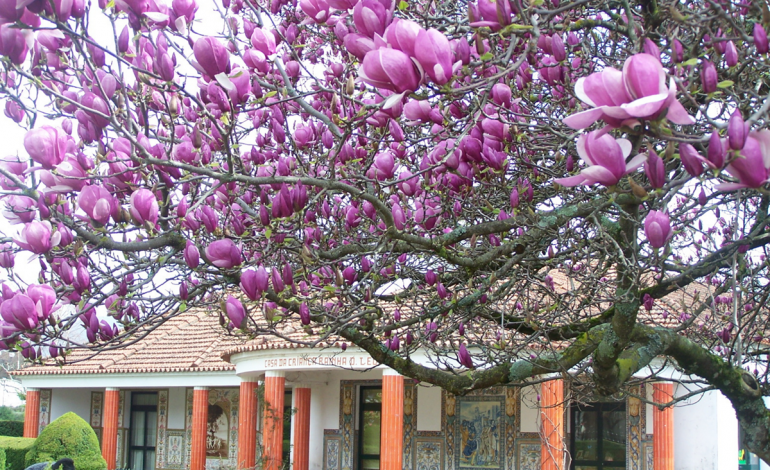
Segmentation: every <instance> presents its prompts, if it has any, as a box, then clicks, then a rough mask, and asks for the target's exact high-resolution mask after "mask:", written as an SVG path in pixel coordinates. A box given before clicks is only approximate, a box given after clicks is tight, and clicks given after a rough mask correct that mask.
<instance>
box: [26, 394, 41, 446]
mask: <svg viewBox="0 0 770 470" xmlns="http://www.w3.org/2000/svg"><path fill="white" fill-rule="evenodd" d="M39 427H40V390H38V389H36V388H28V389H27V405H26V406H25V407H24V437H37V434H38V431H39Z"/></svg>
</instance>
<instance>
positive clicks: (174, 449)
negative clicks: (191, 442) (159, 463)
mask: <svg viewBox="0 0 770 470" xmlns="http://www.w3.org/2000/svg"><path fill="white" fill-rule="evenodd" d="M166 437H167V440H166V468H171V469H183V468H185V460H184V456H185V452H184V450H185V432H184V430H183V429H173V430H172V429H169V430H167V431H166Z"/></svg>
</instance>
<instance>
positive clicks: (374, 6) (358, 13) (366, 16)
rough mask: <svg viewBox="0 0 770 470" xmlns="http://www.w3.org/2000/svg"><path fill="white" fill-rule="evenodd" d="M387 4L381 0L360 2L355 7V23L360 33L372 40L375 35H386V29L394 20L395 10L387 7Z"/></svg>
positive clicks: (361, 0) (362, 0) (363, 0)
mask: <svg viewBox="0 0 770 470" xmlns="http://www.w3.org/2000/svg"><path fill="white" fill-rule="evenodd" d="M386 3H387V2H380V1H379V0H360V1H359V2H358V3H357V4H356V6H355V7H353V23H354V24H355V25H356V29H358V32H359V33H361V34H363V35H364V36H368V37H370V38H373V37H374V35H375V34H377V35H380V36H382V35H383V34H385V28H387V27H388V25H389V24H390V22H391V21H392V19H393V10H392V9H390V8H388V7H386V5H385V4H386Z"/></svg>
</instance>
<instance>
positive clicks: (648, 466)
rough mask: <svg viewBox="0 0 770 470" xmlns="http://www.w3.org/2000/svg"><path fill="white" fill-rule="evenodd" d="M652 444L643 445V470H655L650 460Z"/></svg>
mask: <svg viewBox="0 0 770 470" xmlns="http://www.w3.org/2000/svg"><path fill="white" fill-rule="evenodd" d="M652 457H653V455H652V442H645V443H644V470H655V464H654V461H653V460H652Z"/></svg>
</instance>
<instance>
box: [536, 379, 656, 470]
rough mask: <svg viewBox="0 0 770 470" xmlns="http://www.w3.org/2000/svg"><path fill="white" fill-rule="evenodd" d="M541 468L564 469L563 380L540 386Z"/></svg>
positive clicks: (544, 383) (549, 469) (550, 381)
mask: <svg viewBox="0 0 770 470" xmlns="http://www.w3.org/2000/svg"><path fill="white" fill-rule="evenodd" d="M540 468H541V469H542V470H562V469H563V468H564V381H562V380H561V379H557V380H549V381H548V382H543V383H542V384H540ZM656 470H657V469H656Z"/></svg>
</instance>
